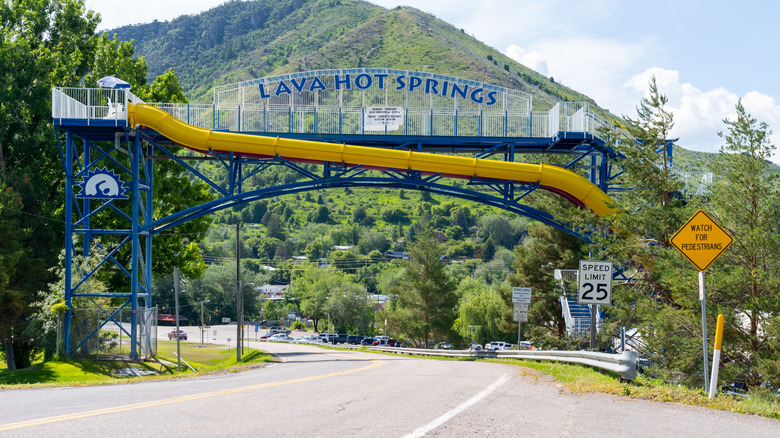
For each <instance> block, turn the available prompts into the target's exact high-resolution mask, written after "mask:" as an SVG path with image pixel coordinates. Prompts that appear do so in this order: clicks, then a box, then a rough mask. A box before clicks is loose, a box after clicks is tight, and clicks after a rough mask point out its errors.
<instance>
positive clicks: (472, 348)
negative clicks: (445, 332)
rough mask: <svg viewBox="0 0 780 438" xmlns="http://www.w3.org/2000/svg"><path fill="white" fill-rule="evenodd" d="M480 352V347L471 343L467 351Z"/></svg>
mask: <svg viewBox="0 0 780 438" xmlns="http://www.w3.org/2000/svg"><path fill="white" fill-rule="evenodd" d="M480 350H482V346H481V345H479V344H477V343H476V342H472V343H471V345H470V346H469V351H480Z"/></svg>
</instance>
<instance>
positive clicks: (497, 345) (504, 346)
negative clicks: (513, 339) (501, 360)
mask: <svg viewBox="0 0 780 438" xmlns="http://www.w3.org/2000/svg"><path fill="white" fill-rule="evenodd" d="M513 346H514V345H512V344H510V343H508V342H503V341H493V342H491V343H489V344H485V350H509V349H510V348H512V347H513Z"/></svg>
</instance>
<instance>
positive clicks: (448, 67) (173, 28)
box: [109, 0, 595, 110]
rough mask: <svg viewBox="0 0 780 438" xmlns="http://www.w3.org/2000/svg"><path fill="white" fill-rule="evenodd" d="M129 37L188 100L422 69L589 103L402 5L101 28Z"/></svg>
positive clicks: (300, 0) (310, 4)
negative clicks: (325, 74) (293, 82)
mask: <svg viewBox="0 0 780 438" xmlns="http://www.w3.org/2000/svg"><path fill="white" fill-rule="evenodd" d="M109 33H111V34H113V33H116V34H117V35H118V37H119V39H120V40H131V39H132V40H134V41H135V47H136V53H137V54H138V55H141V56H144V57H145V58H146V63H147V66H148V67H149V78H150V79H153V78H154V77H156V76H158V75H160V74H162V73H163V72H165V71H166V70H168V69H169V68H173V69H174V71H175V72H176V76H177V77H178V78H179V80H180V82H181V83H182V85H183V86H184V88H185V91H186V92H187V95H188V96H189V97H190V100H191V101H192V102H210V101H211V89H212V87H213V86H214V85H219V84H225V83H234V82H239V81H243V80H249V79H255V78H259V77H264V76H269V75H274V74H280V73H289V72H294V71H304V70H316V69H323V68H355V67H388V68H396V69H409V70H415V71H432V72H436V73H441V74H445V75H452V76H456V77H462V78H466V79H472V80H478V81H481V82H488V83H493V84H496V85H502V86H505V87H508V88H513V89H518V90H522V91H526V92H528V93H530V94H532V95H533V97H534V104H535V108H536V109H542V110H544V109H548V108H549V107H550V106H552V105H553V104H554V103H555V102H557V101H575V102H590V103H595V102H594V101H593V100H592V99H590V98H589V97H588V96H585V95H583V94H581V93H578V92H576V91H574V90H572V89H570V88H568V87H565V86H563V85H561V84H558V83H555V82H554V81H553V80H552V79H551V78H547V77H545V76H543V75H541V74H539V73H536V72H535V71H533V70H531V69H529V68H527V67H525V66H523V65H522V64H519V63H517V62H515V61H513V60H511V59H510V58H508V57H507V56H505V55H503V54H501V53H500V52H499V51H497V50H495V49H493V48H491V47H488V46H487V45H485V44H484V43H482V42H480V41H478V40H476V39H475V38H474V37H472V36H470V35H468V34H466V33H465V32H464V31H463V30H461V29H457V28H455V27H453V26H451V25H450V24H447V23H445V22H443V21H441V20H439V19H438V18H436V17H434V16H432V15H430V14H426V13H424V12H421V11H419V10H417V9H414V8H410V7H397V8H394V9H392V10H387V9H384V8H382V7H379V6H376V5H373V4H371V3H367V2H364V1H360V0H279V1H277V0H274V1H270V0H259V1H245V2H238V1H234V2H228V3H225V4H223V5H221V6H218V7H216V8H213V9H211V10H209V11H206V12H203V13H201V14H198V15H192V16H181V17H179V18H176V19H174V20H172V21H165V22H159V21H155V22H152V23H147V24H139V25H132V26H125V27H121V28H118V29H114V30H111V31H109Z"/></svg>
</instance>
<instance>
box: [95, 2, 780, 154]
mask: <svg viewBox="0 0 780 438" xmlns="http://www.w3.org/2000/svg"><path fill="white" fill-rule="evenodd" d="M370 1H371V2H372V3H375V4H378V5H381V6H384V7H388V8H391V7H395V6H397V5H407V6H412V7H415V8H417V9H420V10H423V11H425V12H428V13H431V14H433V15H435V16H436V17H438V18H440V19H442V20H444V21H446V22H448V23H450V24H452V25H453V26H455V27H458V28H462V29H464V30H465V31H466V32H467V33H469V34H471V35H473V36H475V37H476V38H477V39H479V40H480V41H483V42H484V43H486V44H488V45H489V46H491V47H494V48H495V49H497V50H499V51H501V52H503V53H505V54H507V55H509V56H510V57H512V58H513V59H515V60H517V61H519V62H521V63H523V64H525V65H527V66H528V67H531V68H533V69H535V70H537V71H538V72H540V73H543V74H545V75H547V76H552V77H554V78H555V80H556V81H557V82H561V83H563V84H565V85H567V86H569V87H571V88H574V89H575V90H577V91H580V92H582V93H584V94H586V95H588V96H590V97H592V98H593V99H595V100H596V102H597V103H598V104H599V105H600V106H602V107H604V108H607V109H609V110H610V111H612V112H613V113H615V114H618V115H628V116H632V117H634V116H636V110H635V108H636V106H637V105H638V104H639V101H640V99H641V98H642V96H643V95H644V94H645V93H646V92H647V83H648V81H649V79H650V77H651V75H655V76H656V79H657V83H658V86H659V89H660V91H661V92H662V93H664V94H666V95H667V96H668V98H669V104H668V106H669V108H670V109H671V110H672V111H673V112H674V114H675V123H676V125H675V129H674V131H673V134H674V136H675V137H679V138H680V141H679V144H680V145H681V146H683V147H685V148H687V149H693V150H700V151H707V152H717V151H718V150H719V148H720V145H721V144H723V141H722V139H720V138H719V137H718V136H717V132H718V131H722V130H724V129H725V125H724V124H723V123H722V120H723V119H724V118H726V117H729V116H731V115H733V113H734V106H735V105H736V103H737V101H738V99H742V102H743V104H744V105H745V107H746V109H747V110H748V112H749V113H751V114H752V115H753V116H754V117H756V118H757V119H758V120H759V121H764V122H766V123H768V124H769V127H770V129H774V130H776V131H778V134H776V135H774V136H773V137H772V140H773V143H774V144H776V145H780V105H779V103H780V83H779V81H778V74H777V73H776V71H777V70H776V69H777V68H778V64H780V63H779V62H778V54H779V53H780V50H778V49H780V27H778V26H777V24H776V20H777V17H779V16H780V2H774V1H770V0H744V1H742V2H735V1H733V0H731V1H723V0H711V1H702V0H684V1H680V0H645V1H634V0H504V1H499V0H481V1H478V2H475V1H473V0H470V1H467V0H370ZM221 3H224V0H185V1H182V0H165V1H154V2H153V1H150V0H135V1H133V2H132V6H131V7H129V8H128V7H127V5H128V2H126V1H115V0H108V1H107V0H101V1H98V0H85V4H86V6H87V7H88V8H90V9H93V10H95V11H97V12H99V13H100V14H101V16H102V17H103V23H102V25H101V26H100V28H104V29H106V28H114V27H118V26H121V25H125V24H137V23H146V22H150V21H152V20H154V19H157V20H160V21H165V20H170V19H172V18H175V17H177V16H179V15H182V14H195V13H198V12H201V11H204V10H207V9H210V8H212V7H214V6H217V5H219V4H221ZM387 67H392V66H387ZM778 157H780V155H777V154H776V155H775V158H774V161H775V162H777V163H780V159H778Z"/></svg>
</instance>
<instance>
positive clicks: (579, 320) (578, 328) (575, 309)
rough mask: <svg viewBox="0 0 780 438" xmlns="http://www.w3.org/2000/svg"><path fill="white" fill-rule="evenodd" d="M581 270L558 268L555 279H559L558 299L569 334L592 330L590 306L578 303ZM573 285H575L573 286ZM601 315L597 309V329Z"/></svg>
mask: <svg viewBox="0 0 780 438" xmlns="http://www.w3.org/2000/svg"><path fill="white" fill-rule="evenodd" d="M578 275H579V271H578V270H576V269H556V270H555V279H556V280H558V289H557V290H558V293H559V294H560V295H559V297H558V300H559V301H560V303H561V310H562V311H563V318H564V320H565V321H566V334H567V335H569V336H574V335H579V334H584V333H588V331H589V330H590V306H588V305H584V304H579V303H577V292H576V290H575V288H576V284H577V280H578V278H577V277H578ZM572 285H574V286H573V287H572ZM600 323H601V317H600V315H599V312H598V309H597V310H596V330H598V329H599V327H600V325H601V324H600Z"/></svg>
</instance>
